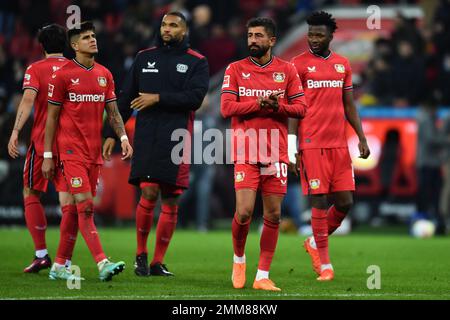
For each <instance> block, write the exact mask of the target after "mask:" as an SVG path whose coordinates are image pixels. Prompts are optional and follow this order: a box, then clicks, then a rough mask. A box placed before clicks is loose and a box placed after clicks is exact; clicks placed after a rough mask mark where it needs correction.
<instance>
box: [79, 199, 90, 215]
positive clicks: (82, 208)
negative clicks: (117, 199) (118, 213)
mask: <svg viewBox="0 0 450 320" xmlns="http://www.w3.org/2000/svg"><path fill="white" fill-rule="evenodd" d="M77 211H78V214H79V215H80V216H82V217H84V218H90V217H92V215H93V214H94V202H93V201H92V199H87V200H84V201H81V202H78V203H77Z"/></svg>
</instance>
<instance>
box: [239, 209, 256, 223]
mask: <svg viewBox="0 0 450 320" xmlns="http://www.w3.org/2000/svg"><path fill="white" fill-rule="evenodd" d="M236 213H237V218H238V220H239V222H240V223H246V222H248V221H249V220H250V219H251V217H252V214H253V210H252V208H250V207H246V206H244V207H242V208H238V209H237V210H236Z"/></svg>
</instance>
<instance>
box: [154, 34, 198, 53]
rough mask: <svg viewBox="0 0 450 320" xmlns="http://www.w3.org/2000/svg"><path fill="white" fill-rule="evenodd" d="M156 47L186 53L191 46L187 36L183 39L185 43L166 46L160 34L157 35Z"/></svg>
mask: <svg viewBox="0 0 450 320" xmlns="http://www.w3.org/2000/svg"><path fill="white" fill-rule="evenodd" d="M155 42H156V46H157V47H159V48H165V49H167V50H171V49H173V50H181V51H186V50H187V49H188V48H189V47H190V46H189V36H188V35H187V34H186V35H185V36H184V38H183V41H181V42H177V43H175V44H172V45H164V42H163V40H162V38H161V34H160V33H159V32H158V33H157V35H156V41H155Z"/></svg>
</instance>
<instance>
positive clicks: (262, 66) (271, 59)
mask: <svg viewBox="0 0 450 320" xmlns="http://www.w3.org/2000/svg"><path fill="white" fill-rule="evenodd" d="M249 58H250V61H251V62H253V63H254V64H256V65H257V66H258V67H260V68H265V67H267V66H269V65H270V64H271V63H272V61H273V56H270V60H269V61H267V62H266V63H265V64H260V63H258V62H257V61H256V60H255V59H253V58H252V57H249Z"/></svg>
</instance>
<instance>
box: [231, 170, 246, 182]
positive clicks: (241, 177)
mask: <svg viewBox="0 0 450 320" xmlns="http://www.w3.org/2000/svg"><path fill="white" fill-rule="evenodd" d="M244 178H245V172H243V171H238V172H236V177H235V178H234V180H235V181H236V182H242V181H244Z"/></svg>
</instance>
